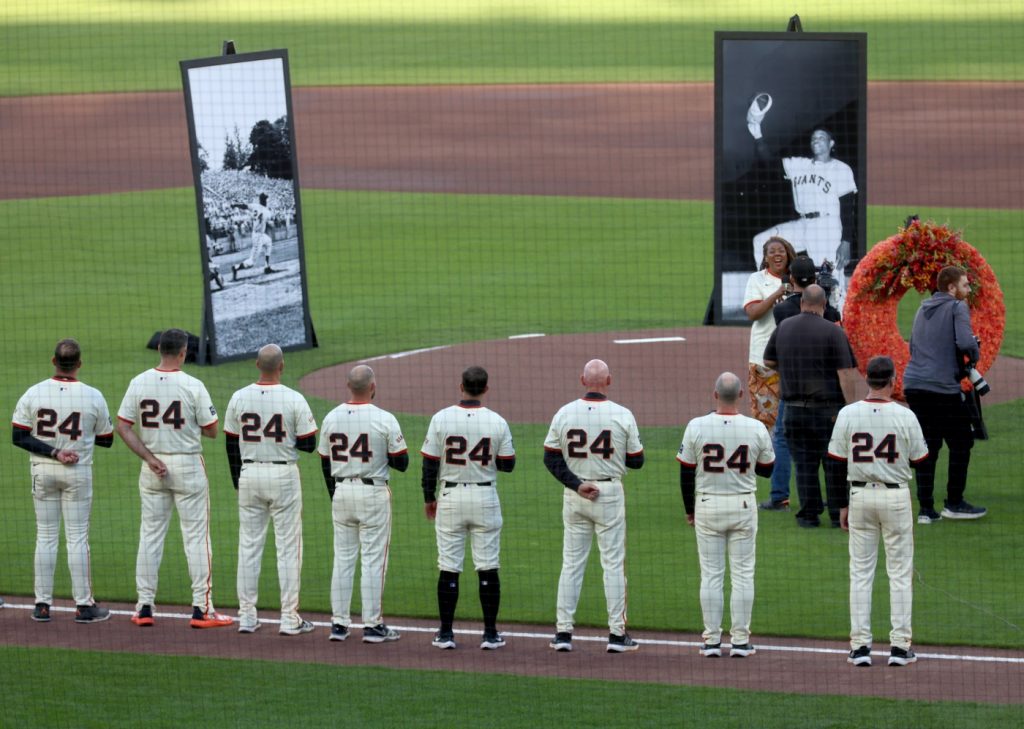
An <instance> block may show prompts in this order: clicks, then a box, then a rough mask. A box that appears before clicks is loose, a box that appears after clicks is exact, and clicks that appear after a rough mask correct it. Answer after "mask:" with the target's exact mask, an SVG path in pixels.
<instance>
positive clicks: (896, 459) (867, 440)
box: [828, 400, 928, 483]
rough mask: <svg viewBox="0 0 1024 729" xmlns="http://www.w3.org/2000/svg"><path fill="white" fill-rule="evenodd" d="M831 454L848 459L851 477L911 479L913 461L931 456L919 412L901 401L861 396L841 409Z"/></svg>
mask: <svg viewBox="0 0 1024 729" xmlns="http://www.w3.org/2000/svg"><path fill="white" fill-rule="evenodd" d="M828 455H829V458H836V459H839V460H844V461H846V477H847V479H849V480H850V481H876V482H881V483H909V482H910V476H911V473H910V464H911V462H913V463H917V462H919V461H923V460H924V459H925V458H926V457H927V456H928V446H927V445H926V444H925V442H924V435H923V434H922V433H921V424H920V423H918V422H917V416H916V415H914V413H913V412H912V411H911V410H910V409H909V408H905V407H903V406H902V405H900V404H899V403H896V402H892V401H884V400H861V401H859V402H855V403H851V404H849V405H847V406H846V407H844V408H843V409H842V410H840V411H839V416H838V417H837V418H836V424H835V425H834V426H833V428H832V440H831V441H830V442H829V444H828Z"/></svg>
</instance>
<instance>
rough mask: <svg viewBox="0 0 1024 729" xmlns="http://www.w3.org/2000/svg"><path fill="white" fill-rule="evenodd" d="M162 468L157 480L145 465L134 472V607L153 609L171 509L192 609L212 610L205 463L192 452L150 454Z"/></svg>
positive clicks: (199, 456)
mask: <svg viewBox="0 0 1024 729" xmlns="http://www.w3.org/2000/svg"><path fill="white" fill-rule="evenodd" d="M154 455H156V457H157V458H159V459H160V460H161V461H163V462H164V464H165V465H166V466H167V475H166V476H164V477H163V478H160V477H159V476H157V475H156V474H154V473H153V472H152V471H150V470H149V467H148V466H146V464H145V463H143V464H142V470H141V471H140V473H139V495H140V496H141V497H142V525H141V527H140V528H139V553H138V557H137V558H136V561H135V585H136V588H137V589H138V592H139V601H138V604H137V605H136V609H139V608H140V607H142V606H143V605H153V603H154V602H155V598H156V587H157V581H158V577H159V573H160V562H161V560H162V559H163V554H164V538H165V537H166V536H167V528H168V527H169V526H170V524H171V513H172V512H173V511H174V510H175V509H177V511H178V522H179V523H180V525H181V537H182V542H183V543H184V547H185V559H186V560H187V562H188V573H189V577H190V578H191V580H192V605H193V606H195V607H198V608H200V609H201V610H202V611H203V612H213V586H212V580H213V576H212V575H213V569H212V562H213V548H212V546H211V545H210V485H209V481H208V480H207V478H206V465H205V463H204V462H203V457H202V456H201V455H200V454H198V453H180V454H179V453H176V454H166V453H156V454H154Z"/></svg>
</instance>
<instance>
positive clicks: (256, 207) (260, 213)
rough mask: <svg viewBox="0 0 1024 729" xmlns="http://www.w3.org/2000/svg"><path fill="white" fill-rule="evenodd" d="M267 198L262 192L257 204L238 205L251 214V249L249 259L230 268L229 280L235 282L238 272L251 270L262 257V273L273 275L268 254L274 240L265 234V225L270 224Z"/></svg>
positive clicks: (272, 247)
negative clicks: (246, 269) (263, 263)
mask: <svg viewBox="0 0 1024 729" xmlns="http://www.w3.org/2000/svg"><path fill="white" fill-rule="evenodd" d="M268 200H269V198H268V197H267V194H266V193H264V192H261V193H260V199H259V202H258V203H254V204H252V205H251V206H250V205H240V207H243V208H245V209H247V210H250V211H251V212H252V216H253V219H252V247H251V248H250V249H249V257H248V258H246V259H245V260H244V261H242V262H241V263H237V264H235V265H233V266H232V267H231V280H232V281H235V280H237V279H238V272H239V271H241V270H242V269H245V268H253V267H255V266H256V262H257V261H258V260H259V259H260V257H261V256H262V258H263V260H264V262H265V263H266V265H265V266H264V268H263V273H274V272H275V271H274V269H273V268H271V267H270V253H271V251H272V250H273V249H274V240H273V238H271V237H270V236H269V235H268V234H267V223H269V222H270V208H268V207H267V201H268Z"/></svg>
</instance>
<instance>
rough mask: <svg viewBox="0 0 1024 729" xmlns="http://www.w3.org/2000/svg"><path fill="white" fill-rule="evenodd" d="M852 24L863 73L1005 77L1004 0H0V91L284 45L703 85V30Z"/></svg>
mask: <svg viewBox="0 0 1024 729" xmlns="http://www.w3.org/2000/svg"><path fill="white" fill-rule="evenodd" d="M794 12H799V13H800V15H801V17H802V19H803V23H804V29H805V30H807V31H818V32H867V33H868V35H869V38H870V50H869V54H868V57H869V71H870V76H871V78H872V79H873V80H902V79H920V80H932V79H949V80H1013V79H1019V77H1020V73H1019V62H1018V60H1017V58H1016V57H1015V55H1014V54H1013V52H1012V51H1010V50H1009V49H1012V48H1014V47H1015V46H1016V45H1017V44H1018V42H1019V39H1020V38H1021V36H1022V34H1024V18H1022V17H1021V14H1020V13H1019V12H1016V11H1015V10H1014V8H1013V5H1012V3H1009V2H992V1H988V2H979V3H973V4H972V5H971V6H970V9H969V11H968V9H967V8H966V7H965V6H964V5H963V4H962V3H957V2H954V1H953V0H941V1H940V2H923V1H922V0H913V1H912V2H907V3H902V4H901V5H900V6H899V10H898V14H897V11H896V10H895V9H894V8H892V7H889V6H885V5H883V4H881V3H870V4H869V3H859V4H845V5H837V4H836V3H832V2H825V1H824V0H813V1H812V2H807V3H803V4H801V5H800V7H795V6H794V5H792V4H791V3H785V2H780V0H771V1H769V2H755V1H754V0H739V1H738V2H730V3H720V4H718V5H713V6H704V5H699V6H691V4H689V3H681V2H680V3H669V2H639V3H631V4H629V5H628V6H624V5H622V4H621V3H616V2H613V0H595V1H593V2H587V3H550V2H543V0H527V1H524V0H504V1H502V2H489V1H487V0H468V1H467V2H459V3H455V2H449V1H443V0H382V2H370V1H369V0H359V1H357V2H345V3H329V2H327V1H326V0H320V1H319V2H299V3H291V4H288V5H282V4H279V3H266V2H242V0H221V1H220V2H202V1H201V0H185V1H183V2H174V3H167V2H160V1H158V0H150V1H148V2H133V3H122V2H117V1H116V0H46V1H45V2H38V3H30V2H27V0H15V2H14V3H13V4H11V6H10V7H9V9H8V10H7V11H6V12H5V15H4V16H3V17H2V19H0V22H3V23H4V25H5V26H6V27H7V29H8V30H9V31H10V35H9V38H8V42H5V43H4V44H3V45H2V46H0V67H2V68H4V69H7V70H6V72H5V73H4V74H0V95H26V94H39V93H78V92H94V91H136V90H143V89H144V90H156V89H172V90H173V89H179V88H180V86H181V77H180V73H179V71H178V66H177V63H178V61H180V60H182V59H187V58H204V57H207V56H215V55H218V54H219V53H220V46H221V41H223V40H224V39H227V38H231V39H234V40H235V41H236V43H237V44H238V48H239V50H240V51H243V52H244V51H254V50H263V49H266V48H288V49H290V51H291V59H292V74H293V81H294V82H295V83H296V84H298V85H304V86H310V85H335V84H436V83H566V82H645V81H672V82H678V81H710V80H711V79H712V77H713V73H714V64H713V62H712V56H713V53H714V43H713V37H714V31H716V30H760V31H782V30H785V28H786V22H787V20H788V19H789V17H790V15H792V14H793V13H794Z"/></svg>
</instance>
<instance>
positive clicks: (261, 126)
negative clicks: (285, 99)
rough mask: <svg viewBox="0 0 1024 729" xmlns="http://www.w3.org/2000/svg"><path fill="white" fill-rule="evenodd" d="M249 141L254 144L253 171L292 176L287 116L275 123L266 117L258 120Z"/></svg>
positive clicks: (281, 177) (282, 176) (284, 176)
mask: <svg viewBox="0 0 1024 729" xmlns="http://www.w3.org/2000/svg"><path fill="white" fill-rule="evenodd" d="M249 143H250V144H251V145H252V152H251V154H250V155H249V166H250V169H252V171H253V172H257V173H261V174H264V175H266V176H267V177H274V178H277V179H285V180H290V179H291V178H292V147H291V132H290V130H289V128H288V117H287V116H282V117H281V118H279V119H278V120H277V121H275V122H274V123H270V122H269V121H267V120H266V119H262V120H260V121H258V122H256V124H255V125H254V126H253V128H252V131H251V132H250V133H249Z"/></svg>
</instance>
